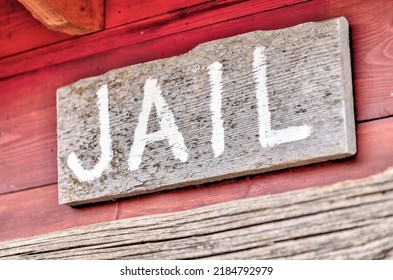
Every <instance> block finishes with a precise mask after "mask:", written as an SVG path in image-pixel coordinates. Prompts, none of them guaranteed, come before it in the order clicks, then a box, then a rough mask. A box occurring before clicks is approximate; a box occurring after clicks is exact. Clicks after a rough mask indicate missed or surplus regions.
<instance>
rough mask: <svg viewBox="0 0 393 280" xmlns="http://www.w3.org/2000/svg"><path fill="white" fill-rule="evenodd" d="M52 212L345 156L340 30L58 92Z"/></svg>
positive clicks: (243, 44)
mask: <svg viewBox="0 0 393 280" xmlns="http://www.w3.org/2000/svg"><path fill="white" fill-rule="evenodd" d="M57 110H58V111H57V114H58V117H57V119H58V179H59V202H60V203H61V204H70V205H78V204H83V203H90V202H96V201H103V200H109V199H116V198H120V197H125V196H131V195H137V194H143V193H150V192H155V191H160V190H164V189H171V188H176V187H182V186H188V185H193V184H200V183H205V182H212V181H217V180H222V179H226V178H233V177H236V176H243V175H249V174H256V173H262V172H267V171H271V170H277V169H282V168H287V167H291V166H299V165H304V164H309V163H315V162H320V161H326V160H330V159H337V158H343V157H347V156H350V155H353V154H355V153H356V136H355V125H354V112H353V100H352V81H351V69H350V51H349V35H348V23H347V21H346V20H345V18H337V19H333V20H329V21H324V22H318V23H306V24H302V25H299V26H295V27H291V28H286V29H282V30H274V31H257V32H251V33H247V34H243V35H238V36H235V37H231V38H226V39H221V40H217V41H212V42H208V43H204V44H202V45H199V46H198V47H196V48H195V49H193V50H192V51H190V52H189V53H187V54H184V55H181V56H176V57H172V58H167V59H163V60H157V61H152V62H147V63H143V64H138V65H134V66H129V67H125V68H121V69H116V70H112V71H110V72H108V73H106V74H104V75H101V76H97V77H93V78H88V79H84V80H81V81H79V82H76V83H74V84H72V85H69V86H67V87H63V88H61V89H59V90H58V92H57Z"/></svg>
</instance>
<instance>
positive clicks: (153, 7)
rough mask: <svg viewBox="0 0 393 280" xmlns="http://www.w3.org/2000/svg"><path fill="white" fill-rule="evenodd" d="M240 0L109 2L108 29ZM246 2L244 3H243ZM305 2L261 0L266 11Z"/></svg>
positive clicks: (121, 0)
mask: <svg viewBox="0 0 393 280" xmlns="http://www.w3.org/2000/svg"><path fill="white" fill-rule="evenodd" d="M238 2H239V1H238V0H213V1H211V0H209V1H208V0H177V1H166V0H150V1H146V0H137V1H132V2H130V1H127V0H107V1H106V12H105V14H106V24H105V26H106V28H111V27H115V26H119V25H124V24H127V23H130V22H135V21H138V20H141V19H145V18H150V17H154V16H158V15H164V14H170V13H176V12H178V13H179V15H180V14H181V15H182V17H183V18H185V17H187V16H188V15H189V14H192V13H194V12H206V11H208V10H212V9H219V8H222V7H226V6H230V5H233V4H236V3H238ZM243 2H244V1H243ZM300 2H304V0H279V1H266V0H259V3H260V4H262V5H263V6H264V8H263V9H264V10H269V9H275V8H279V7H283V6H286V5H291V4H295V3H300Z"/></svg>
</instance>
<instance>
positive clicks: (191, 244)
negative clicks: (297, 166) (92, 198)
mask: <svg viewBox="0 0 393 280" xmlns="http://www.w3.org/2000/svg"><path fill="white" fill-rule="evenodd" d="M392 217H393V169H389V170H387V171H385V172H383V173H380V174H377V175H374V176H372V177H368V178H364V179H360V180H356V181H346V182H342V183H339V184H336V185H332V186H326V187H320V188H313V189H307V190H300V191H295V192H287V193H283V194H279V195H271V196H263V197H256V198H251V199H243V200H236V201H231V202H226V203H221V204H216V205H211V206H207V207H202V208H198V209H193V210H190V211H184V212H179V213H172V214H163V215H157V216H146V217H141V218H136V219H125V220H120V221H115V222H109V223H102V224H96V225H92V226H86V227H80V228H75V229H69V230H65V231H60V232H54V233H51V234H47V235H43V236H38V237H34V238H30V239H19V240H14V241H9V242H4V243H0V258H1V259H197V258H210V259H391V258H393V248H392V243H393V218H392Z"/></svg>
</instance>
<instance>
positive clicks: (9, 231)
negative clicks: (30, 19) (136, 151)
mask: <svg viewBox="0 0 393 280" xmlns="http://www.w3.org/2000/svg"><path fill="white" fill-rule="evenodd" d="M392 128H393V118H387V119H384V120H378V121H372V122H367V123H362V124H360V125H358V127H357V135H358V136H357V140H358V149H359V150H358V153H357V154H356V156H355V157H353V158H351V159H350V160H348V159H345V160H340V161H331V162H326V163H320V164H315V165H311V166H304V167H297V168H291V169H289V170H285V171H275V172H270V173H266V174H261V175H257V176H252V177H250V176H248V177H243V178H237V179H233V180H225V181H223V182H220V183H215V184H208V185H198V186H193V187H190V188H183V189H177V190H171V191H165V192H160V193H155V194H150V195H144V196H137V197H133V198H128V199H121V200H119V201H117V202H110V203H101V204H96V205H88V206H85V207H81V208H71V207H69V206H66V205H59V204H58V202H57V196H58V194H57V185H50V186H46V187H40V188H34V189H31V190H26V191H19V192H14V193H9V194H3V195H1V196H0V224H1V225H2V226H1V228H0V240H9V239H15V238H21V237H31V236H35V235H38V234H43V233H48V232H52V231H55V230H61V229H66V228H72V227H77V226H81V225H87V224H92V223H98V222H105V221H112V220H116V219H124V218H130V217H138V216H145V215H152V214H159V213H172V212H177V211H184V210H188V209H193V208H196V207H201V206H206V205H210V204H215V203H219V202H225V201H230V200H236V199H241V198H247V197H256V196H261V195H269V194H275V193H282V192H286V191H291V190H296V189H301V188H307V187H313V186H319V185H328V184H333V183H336V182H340V181H343V180H347V179H358V178H362V177H366V176H370V175H372V174H375V173H378V172H381V171H383V170H384V169H386V168H387V167H389V166H392V164H393V162H392V158H393V149H392V145H391V143H392V141H393V129H392ZM376 147H378V148H376ZM26 198H28V199H26ZM32 209H35V210H34V211H32Z"/></svg>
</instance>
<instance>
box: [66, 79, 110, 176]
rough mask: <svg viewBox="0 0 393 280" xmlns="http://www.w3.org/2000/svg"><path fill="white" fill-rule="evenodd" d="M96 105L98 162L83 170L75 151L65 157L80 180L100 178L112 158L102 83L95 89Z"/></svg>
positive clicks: (106, 91) (105, 94) (106, 100)
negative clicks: (91, 167)
mask: <svg viewBox="0 0 393 280" xmlns="http://www.w3.org/2000/svg"><path fill="white" fill-rule="evenodd" d="M97 98H98V101H97V106H98V110H99V115H98V118H99V122H100V140H99V144H100V147H101V157H100V159H99V160H98V163H97V164H96V165H95V166H94V168H93V169H91V170H85V169H84V168H83V167H82V164H81V163H80V160H79V159H78V158H77V157H76V155H75V153H71V154H70V155H69V156H68V159H67V165H68V167H69V168H70V169H71V170H72V171H74V173H75V175H76V177H77V178H78V179H79V181H81V182H90V181H93V180H94V179H97V178H100V177H101V175H102V172H104V170H105V169H107V168H108V166H109V163H110V161H111V160H112V139H111V135H110V131H109V110H108V86H107V85H103V86H101V87H100V89H99V90H98V91H97Z"/></svg>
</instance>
